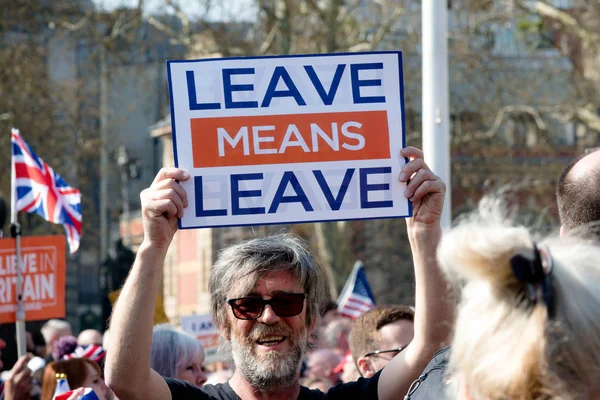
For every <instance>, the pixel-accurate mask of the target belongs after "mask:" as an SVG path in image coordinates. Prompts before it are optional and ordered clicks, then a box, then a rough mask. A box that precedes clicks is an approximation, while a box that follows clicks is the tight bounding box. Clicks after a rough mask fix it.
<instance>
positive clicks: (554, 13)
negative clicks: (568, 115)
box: [518, 0, 600, 48]
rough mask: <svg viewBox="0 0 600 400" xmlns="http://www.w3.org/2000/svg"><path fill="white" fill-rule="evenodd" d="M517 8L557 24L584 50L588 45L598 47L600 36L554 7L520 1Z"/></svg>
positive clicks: (537, 2)
mask: <svg viewBox="0 0 600 400" xmlns="http://www.w3.org/2000/svg"><path fill="white" fill-rule="evenodd" d="M518 6H519V7H520V8H522V9H524V10H526V11H529V12H531V13H534V14H537V15H539V16H541V17H544V18H549V19H551V20H553V21H555V22H558V23H559V24H561V25H562V27H563V28H564V30H565V31H566V32H567V33H570V34H572V35H574V36H576V37H578V38H580V39H581V40H582V42H583V44H584V48H587V47H588V46H590V45H593V46H600V36H599V35H598V34H597V33H595V32H592V31H590V30H588V29H585V28H583V27H582V25H581V23H580V22H579V21H577V19H576V18H574V17H573V16H571V15H569V14H568V13H566V12H564V11H561V10H559V9H558V8H556V7H552V6H551V5H549V4H546V3H544V2H542V1H534V2H530V1H522V0H521V1H519V2H518Z"/></svg>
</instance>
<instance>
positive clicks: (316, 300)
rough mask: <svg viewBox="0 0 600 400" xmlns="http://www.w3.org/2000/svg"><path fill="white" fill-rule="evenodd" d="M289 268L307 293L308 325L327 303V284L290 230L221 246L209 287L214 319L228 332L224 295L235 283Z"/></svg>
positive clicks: (252, 281)
mask: <svg viewBox="0 0 600 400" xmlns="http://www.w3.org/2000/svg"><path fill="white" fill-rule="evenodd" d="M274 271H288V272H291V273H293V274H294V275H295V276H296V278H297V279H298V280H299V281H300V285H302V287H303V288H304V292H305V293H306V323H307V326H311V325H312V324H313V323H314V322H315V321H316V320H317V318H318V316H319V314H320V311H321V310H323V309H324V307H325V304H326V293H327V290H326V286H325V282H324V279H322V278H321V276H320V275H321V274H320V270H319V266H318V265H317V262H316V261H315V258H314V256H313V254H312V253H311V252H310V251H309V250H308V246H307V244H306V243H305V242H304V241H303V240H302V239H300V238H298V237H296V236H294V235H290V234H280V235H273V236H266V237H261V238H256V239H252V240H249V241H246V242H244V243H241V244H238V245H234V246H231V247H228V248H226V249H224V250H223V251H222V252H221V253H220V254H219V257H218V259H217V261H216V263H215V265H214V267H213V271H212V274H211V276H210V282H209V285H208V287H209V290H210V294H211V307H212V312H213V318H214V319H215V323H216V324H217V326H218V327H219V329H220V330H221V331H222V332H225V333H227V334H229V324H228V323H227V309H226V308H225V305H226V301H227V297H228V295H229V293H230V291H231V289H232V288H233V286H234V284H236V283H238V282H239V281H240V279H241V278H243V277H248V278H249V279H250V282H249V284H251V285H252V287H254V285H256V282H258V280H259V279H260V277H261V276H262V275H264V274H266V273H268V272H274Z"/></svg>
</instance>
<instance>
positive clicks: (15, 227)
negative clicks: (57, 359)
mask: <svg viewBox="0 0 600 400" xmlns="http://www.w3.org/2000/svg"><path fill="white" fill-rule="evenodd" d="M11 148H12V147H11ZM10 172H11V175H10V194H11V207H10V234H11V236H12V237H13V238H14V239H15V242H16V252H17V288H16V294H17V322H16V325H17V352H18V356H19V357H21V356H22V355H25V354H26V353H27V344H26V341H25V340H26V339H25V309H24V308H23V259H22V257H21V225H19V222H18V221H17V213H18V211H17V177H16V172H15V163H14V160H13V159H12V150H11V171H10Z"/></svg>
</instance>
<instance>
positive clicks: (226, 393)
mask: <svg viewBox="0 0 600 400" xmlns="http://www.w3.org/2000/svg"><path fill="white" fill-rule="evenodd" d="M165 382H167V385H168V386H169V390H170V391H171V398H172V399H173V400H239V397H238V396H237V395H236V394H235V392H234V391H233V389H231V386H229V384H227V383H225V384H218V385H204V386H202V387H201V388H200V387H198V386H194V385H192V384H190V383H188V382H185V381H181V380H179V379H173V378H165Z"/></svg>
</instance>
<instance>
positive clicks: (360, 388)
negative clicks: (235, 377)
mask: <svg viewBox="0 0 600 400" xmlns="http://www.w3.org/2000/svg"><path fill="white" fill-rule="evenodd" d="M380 374H381V371H380V372H378V373H377V374H375V375H374V376H373V377H372V378H368V379H366V378H359V379H358V381H356V382H349V383H340V384H338V385H335V386H334V387H332V388H331V389H329V391H328V392H327V393H323V392H321V391H320V390H316V389H315V390H311V389H309V388H306V387H304V386H300V394H299V395H298V399H297V400H354V399H356V400H369V399H373V400H377V398H378V397H377V383H378V382H379V375H380ZM165 381H166V382H167V385H169V389H170V390H171V398H172V399H173V400H240V398H239V397H238V395H237V394H236V393H235V392H234V391H233V389H232V388H231V386H229V383H223V384H219V385H204V386H202V388H199V387H196V386H193V385H191V384H189V383H187V382H184V381H180V380H177V379H171V378H165Z"/></svg>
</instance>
